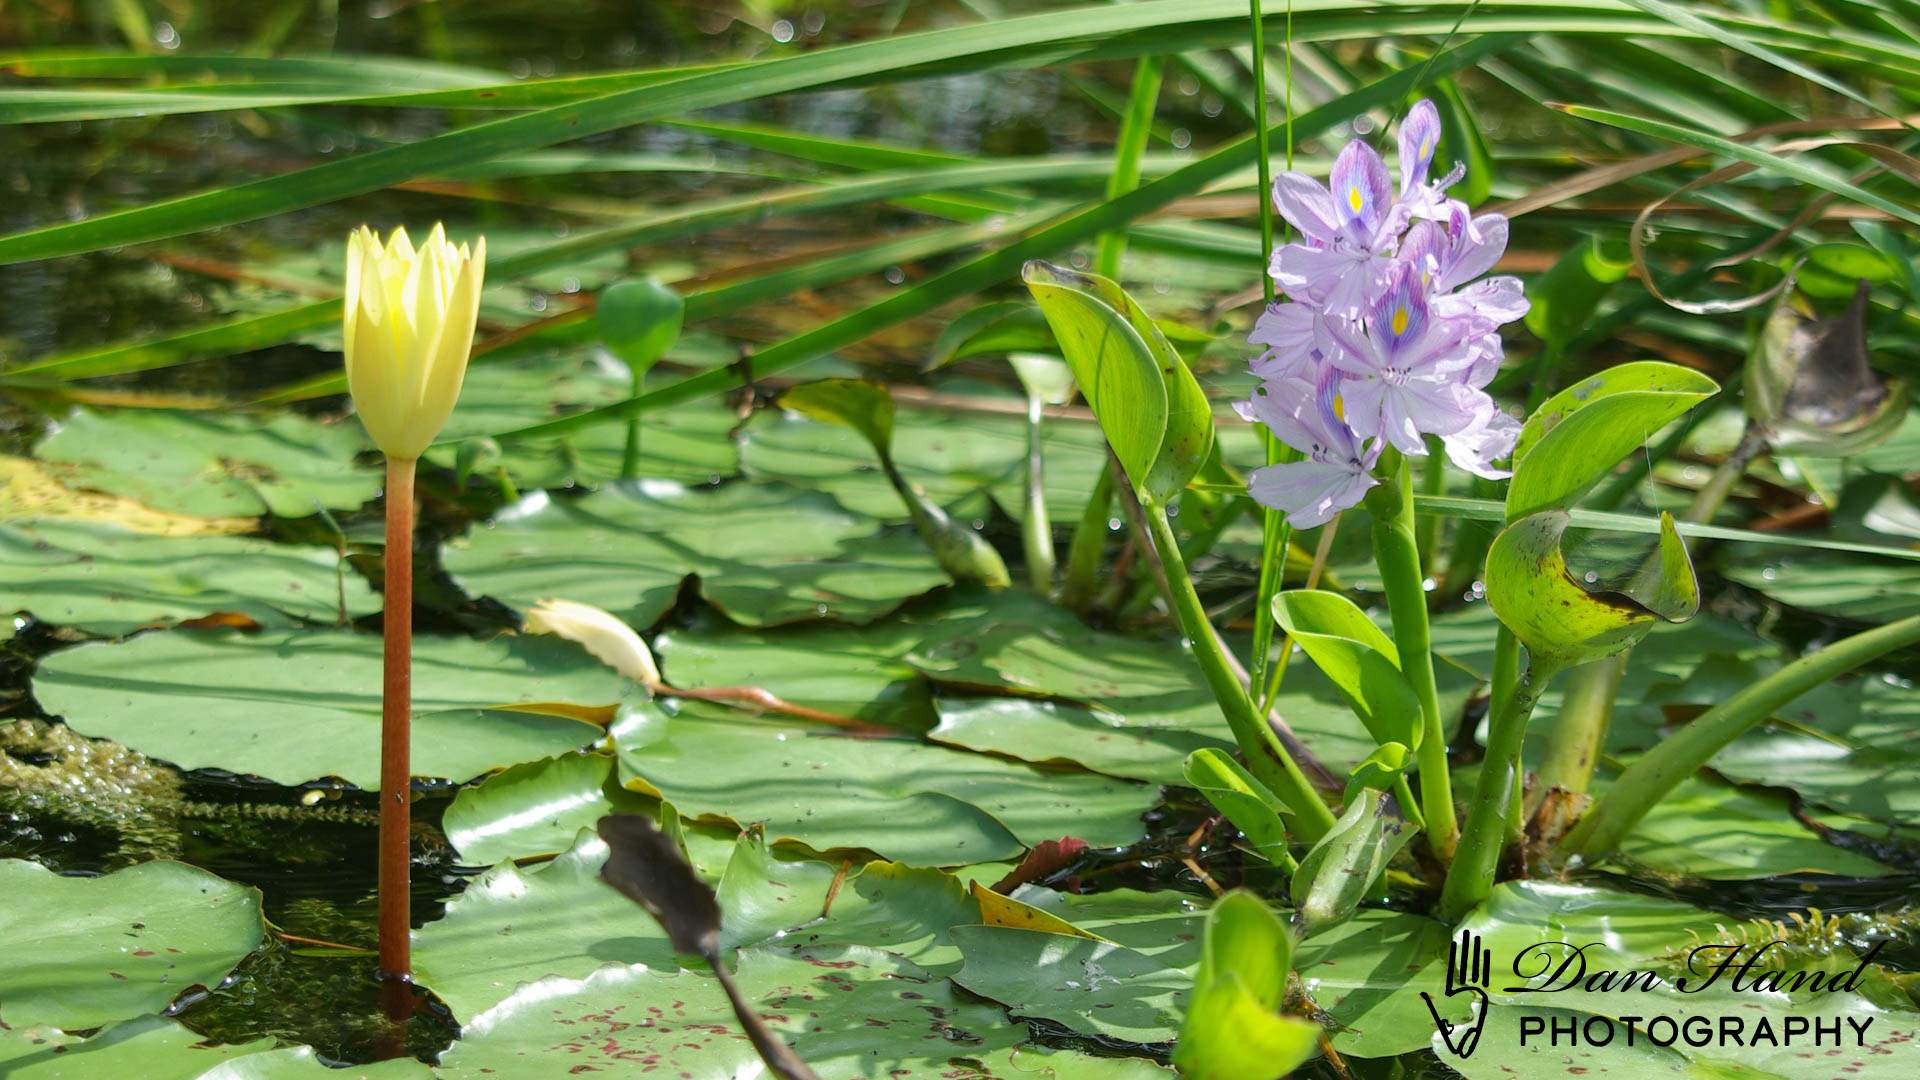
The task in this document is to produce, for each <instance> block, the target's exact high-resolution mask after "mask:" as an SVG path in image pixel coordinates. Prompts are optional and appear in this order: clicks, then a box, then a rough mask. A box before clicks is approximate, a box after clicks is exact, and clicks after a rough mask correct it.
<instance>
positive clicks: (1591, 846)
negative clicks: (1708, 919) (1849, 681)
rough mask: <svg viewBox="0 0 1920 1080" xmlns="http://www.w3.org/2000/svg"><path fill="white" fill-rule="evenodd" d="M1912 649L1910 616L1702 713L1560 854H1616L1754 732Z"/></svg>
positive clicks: (1624, 782)
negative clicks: (1801, 700) (1818, 692)
mask: <svg viewBox="0 0 1920 1080" xmlns="http://www.w3.org/2000/svg"><path fill="white" fill-rule="evenodd" d="M1916 643H1920V615H1911V616H1908V617H1907V618H1904V619H1901V620H1899V621H1898V622H1891V623H1888V624H1887V625H1885V626H1879V627H1875V628H1874V629H1872V630H1866V631H1862V632H1861V633H1858V634H1855V635H1853V636H1852V637H1847V638H1842V639H1840V640H1839V641H1836V642H1834V643H1833V644H1831V645H1828V646H1826V647H1825V648H1822V649H1821V650H1820V651H1818V652H1814V653H1809V654H1807V655H1806V656H1802V657H1801V658H1800V659H1798V660H1795V661H1794V662H1792V663H1791V664H1788V665H1786V666H1785V667H1783V668H1781V669H1780V670H1779V671H1776V672H1774V673H1773V674H1771V675H1769V676H1767V677H1766V678H1764V679H1761V680H1760V681H1758V682H1756V683H1754V684H1752V685H1751V686H1748V687H1746V688H1745V689H1743V690H1741V691H1740V692H1739V693H1737V694H1735V695H1733V696H1732V697H1730V698H1728V699H1727V700H1725V701H1723V702H1721V703H1720V704H1718V705H1716V706H1714V707H1713V708H1711V709H1708V710H1707V711H1706V712H1705V713H1703V714H1701V715H1700V716H1699V717H1698V718H1697V719H1695V720H1694V721H1693V722H1692V723H1690V724H1688V725H1687V726H1685V727H1683V728H1681V729H1680V730H1679V731H1678V732H1676V733H1675V734H1674V735H1673V736H1671V737H1670V738H1667V739H1665V740H1663V741H1662V742H1660V743H1659V744H1658V745H1656V746H1655V747H1654V748H1653V749H1651V750H1649V751H1647V752H1646V753H1645V754H1643V755H1641V757H1640V758H1639V760H1637V761H1635V762H1634V763H1633V764H1632V765H1629V766H1628V767H1627V770H1626V771H1625V772H1623V773H1621V774H1620V779H1618V780H1616V781H1615V782H1614V785H1613V787H1612V788H1611V789H1609V790H1608V791H1607V793H1606V795H1605V796H1603V797H1602V798H1601V799H1600V801H1599V803H1598V804H1597V805H1596V806H1595V807H1594V808H1593V812H1592V813H1590V814H1588V815H1587V816H1586V818H1585V819H1583V820H1582V821H1581V822H1580V825H1579V826H1578V827H1577V828H1575V829H1574V830H1573V832H1572V833H1571V834H1570V835H1569V836H1568V837H1567V840H1566V843H1565V844H1564V845H1562V849H1563V850H1564V851H1565V852H1566V853H1568V854H1570V855H1585V856H1590V857H1591V856H1597V855H1603V854H1605V853H1607V852H1609V851H1613V850H1616V849H1618V848H1619V846H1620V843H1621V841H1623V840H1625V839H1626V837H1627V834H1628V833H1630V832H1632V831H1633V828H1634V826H1635V825H1638V824H1639V823H1640V819H1641V818H1643V817H1645V816H1646V815H1647V811H1649V810H1651V809H1653V808H1654V806H1656V805H1658V804H1659V802H1660V800H1661V799H1664V798H1666V797H1667V796H1668V795H1669V794H1671V793H1672V792H1673V789H1674V788H1676V787H1678V786H1679V785H1680V784H1681V783H1682V782H1683V781H1685V780H1686V779H1687V778H1689V777H1691V776H1692V775H1693V774H1694V773H1695V772H1697V771H1699V770H1700V769H1701V768H1702V767H1703V766H1705V765H1706V764H1707V762H1709V761H1711V760H1712V759H1713V756H1714V755H1715V754H1717V753H1719V752H1720V750H1721V749H1722V748H1723V747H1725V746H1726V745H1727V744H1728V743H1731V742H1733V740H1735V739H1737V738H1739V737H1740V736H1741V735H1743V734H1745V733H1746V732H1747V731H1748V730H1749V729H1751V728H1752V727H1753V726H1754V725H1756V724H1759V723H1761V722H1762V721H1764V720H1766V719H1767V718H1768V717H1770V716H1772V715H1773V714H1774V713H1775V712H1777V711H1779V710H1780V709H1781V708H1782V707H1783V706H1785V705H1786V704H1787V703H1788V702H1790V701H1792V700H1793V699H1795V698H1797V697H1799V696H1800V695H1802V694H1804V693H1806V692H1808V691H1809V690H1812V689H1813V688H1815V687H1817V686H1819V685H1820V684H1822V683H1825V682H1827V681H1828V680H1831V679H1836V678H1839V677H1840V676H1842V675H1845V674H1846V673H1848V672H1850V671H1852V670H1854V669H1855V668H1858V667H1860V666H1861V665H1862V664H1865V663H1868V662H1869V661H1872V660H1874V659H1876V658H1878V657H1881V656H1885V655H1886V654H1887V653H1890V652H1892V651H1894V650H1895V649H1901V648H1905V647H1907V646H1909V645H1913V644H1916Z"/></svg>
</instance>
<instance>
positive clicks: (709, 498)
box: [441, 481, 948, 629]
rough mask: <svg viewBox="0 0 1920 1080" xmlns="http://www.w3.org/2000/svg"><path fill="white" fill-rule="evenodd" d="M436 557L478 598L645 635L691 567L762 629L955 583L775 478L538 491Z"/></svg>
mask: <svg viewBox="0 0 1920 1080" xmlns="http://www.w3.org/2000/svg"><path fill="white" fill-rule="evenodd" d="M441 561H442V563H443V564H444V565H445V566H446V568H447V571H448V572H449V573H450V574H452V575H453V578H454V580H455V581H456V582H457V583H458V584H459V585H460V586H461V587H462V588H463V589H465V590H467V592H469V593H470V594H472V595H475V596H491V597H493V598H494V599H496V600H499V601H500V602H502V603H504V604H507V605H509V606H510V607H514V608H518V609H525V608H527V607H528V606H530V605H532V604H533V603H535V602H536V601H539V600H543V599H546V598H548V597H555V598H559V599H563V600H576V601H579V602H581V603H585V604H592V605H594V606H595V607H599V608H604V609H606V610H608V611H611V612H613V613H614V614H615V615H618V616H620V618H621V619H622V620H624V621H625V622H627V623H628V624H629V625H631V626H634V627H637V628H642V629H644V628H646V627H648V626H651V625H653V624H654V623H655V622H658V621H659V619H660V616H661V615H663V614H665V613H666V610H667V609H668V608H669V607H671V606H672V605H673V602H674V598H675V596H676V595H677V594H678V593H679V590H680V583H681V581H683V580H684V579H685V578H686V577H687V576H688V575H690V574H693V575H698V576H699V578H700V592H701V595H702V596H704V597H705V598H706V599H707V601H708V602H709V603H712V604H713V605H714V606H715V607H718V608H719V609H720V610H722V611H724V612H725V613H726V614H727V615H728V617H730V618H732V619H735V620H737V621H740V622H746V623H750V624H754V625H769V624H775V623H786V622H798V621H802V620H806V619H816V618H823V617H834V618H839V619H841V620H843V621H848V622H868V621H872V620H873V619H876V618H878V617H879V616H881V615H884V614H886V613H887V612H889V611H891V610H893V609H894V608H895V607H898V606H899V605H900V603H901V602H902V601H904V600H906V599H907V598H909V597H912V596H917V595H919V594H921V593H924V592H926V591H927V590H929V589H932V588H935V587H937V586H939V585H943V584H945V583H946V582H947V581H948V578H947V575H945V574H944V573H942V572H941V571H940V569H939V567H938V566H936V565H935V564H934V561H933V559H932V557H931V556H929V555H928V554H927V552H926V550H925V548H924V547H923V546H922V545H921V543H920V542H919V541H918V540H917V539H915V538H914V537H913V536H912V534H910V533H907V532H905V531H903V530H896V529H888V528H885V527H883V526H882V525H881V524H880V523H878V522H876V521H873V520H871V519H869V518H865V517H861V516H860V515H857V514H852V513H849V512H847V511H846V510H843V509H841V508H840V507H839V506H838V505H836V504H835V503H834V501H833V500H832V499H830V498H828V497H826V496H824V495H821V494H818V493H816V492H810V491H800V490H797V489H794V488H790V487H787V486H785V485H780V484H744V483H742V484H730V485H726V486H723V487H719V488H689V487H683V486H681V485H679V484H675V483H670V482H666V481H641V482H639V483H637V484H631V485H622V486H618V487H610V488H607V489H605V490H602V491H599V492H595V493H594V494H591V495H588V496H586V497H584V498H579V499H570V498H565V497H554V496H549V495H548V494H546V493H544V492H537V493H535V494H532V495H529V496H527V497H526V498H525V499H523V500H522V501H521V502H520V503H519V504H517V505H515V506H511V507H508V508H507V509H506V510H504V511H502V512H501V513H500V514H499V515H497V516H496V517H495V518H494V520H493V521H492V522H490V523H488V524H486V525H484V526H482V527H480V528H478V529H476V530H475V531H474V532H473V533H472V534H471V535H470V536H468V537H466V538H465V539H461V540H455V541H453V542H450V543H449V544H448V545H447V546H446V547H445V548H444V549H443V551H442V554H441Z"/></svg>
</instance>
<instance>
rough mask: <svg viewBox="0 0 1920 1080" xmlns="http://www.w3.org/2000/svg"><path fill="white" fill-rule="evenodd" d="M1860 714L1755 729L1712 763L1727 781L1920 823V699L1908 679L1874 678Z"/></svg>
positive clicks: (1861, 684)
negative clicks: (1919, 743) (1918, 736)
mask: <svg viewBox="0 0 1920 1080" xmlns="http://www.w3.org/2000/svg"><path fill="white" fill-rule="evenodd" d="M1853 685H1855V686H1857V687H1858V688H1859V689H1860V704H1859V708H1858V710H1857V711H1845V710H1839V709H1829V710H1825V711H1822V712H1813V713H1811V714H1809V715H1804V716H1798V717H1796V718H1795V719H1796V720H1797V721H1798V724H1797V726H1795V727H1791V728H1790V727H1784V726H1778V727H1776V726H1764V727H1760V728H1756V729H1754V730H1752V731H1750V732H1748V733H1747V734H1745V735H1742V736H1741V737H1740V738H1739V739H1736V740H1735V741H1734V742H1733V744H1732V745H1730V746H1728V747H1727V748H1726V749H1724V750H1722V751H1720V753H1718V754H1716V755H1715V756H1714V758H1713V762H1712V764H1713V768H1714V769H1715V770H1716V771H1718V772H1720V773H1723V774H1724V775H1726V776H1729V777H1733V778H1735V779H1739V780H1747V781H1751V782H1754V783H1758V784H1770V785H1774V786H1777V787H1785V788H1791V789H1793V790H1794V791H1797V792H1799V793H1800V794H1802V795H1804V796H1806V797H1807V798H1808V799H1810V800H1812V801H1813V802H1816V803H1818V804H1820V805H1822V806H1826V807H1831V808H1832V809H1835V810H1839V811H1842V812H1845V813H1849V814H1854V815H1857V816H1860V817H1864V818H1871V819H1873V820H1875V821H1884V822H1891V823H1896V824H1903V825H1907V824H1915V823H1920V751H1916V749H1915V747H1914V743H1913V733H1914V729H1915V726H1916V724H1920V700H1916V698H1917V697H1920V695H1916V694H1915V693H1914V690H1913V687H1911V686H1909V685H1907V684H1906V683H1905V682H1904V681H1903V680H1899V679H1895V678H1893V677H1891V676H1889V677H1883V678H1875V677H1869V678H1864V679H1861V680H1858V681H1857V682H1856V683H1854V684H1853Z"/></svg>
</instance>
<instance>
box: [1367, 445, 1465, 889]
mask: <svg viewBox="0 0 1920 1080" xmlns="http://www.w3.org/2000/svg"><path fill="white" fill-rule="evenodd" d="M1387 453H1388V457H1389V458H1390V459H1391V460H1387V459H1383V462H1382V464H1383V468H1382V470H1381V471H1382V478H1381V480H1380V485H1379V486H1378V487H1376V488H1374V489H1373V490H1372V491H1370V492H1368V493H1367V512H1368V513H1369V514H1372V515H1373V558H1374V562H1375V563H1376V564H1377V565H1378V566H1379V568H1380V580H1381V584H1382V587H1383V588H1384V589H1385V590H1386V594H1387V611H1388V613H1389V614H1391V615H1392V616H1393V644H1394V647H1395V649H1396V650H1397V651H1398V652H1399V654H1400V672H1401V674H1403V675H1405V676H1406V677H1407V685H1409V686H1411V687H1412V688H1413V693H1414V696H1415V697H1417V698H1419V700H1420V728H1421V733H1420V746H1419V748H1418V750H1417V751H1416V753H1417V757H1418V760H1419V764H1420V799H1421V804H1422V805H1421V812H1422V813H1423V814H1425V815H1426V819H1427V840H1428V842H1429V843H1430V844H1432V845H1433V851H1434V854H1435V855H1437V856H1438V857H1439V858H1440V859H1441V860H1442V861H1445V860H1446V859H1448V858H1450V857H1452V855H1453V846H1454V844H1455V842H1456V841H1457V840H1458V839H1459V823H1458V822H1456V821H1455V820H1454V817H1453V782H1452V780H1451V779H1450V778H1449V777H1448V775H1447V733H1446V731H1445V730H1444V728H1443V727H1442V723H1441V719H1440V691H1439V688H1438V687H1437V686H1436V684H1435V682H1434V676H1433V631H1432V627H1431V626H1430V625H1429V624H1428V621H1427V590H1426V585H1425V581H1424V579H1423V576H1422V574H1421V573H1420V548H1419V543H1418V541H1417V540H1416V539H1415V528H1414V515H1413V490H1412V486H1411V479H1412V477H1411V473H1410V471H1409V469H1408V467H1407V459H1406V458H1404V457H1402V456H1401V455H1399V454H1397V453H1394V452H1393V451H1391V450H1389V451H1388V452H1387Z"/></svg>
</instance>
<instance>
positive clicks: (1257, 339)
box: [1247, 304, 1334, 383]
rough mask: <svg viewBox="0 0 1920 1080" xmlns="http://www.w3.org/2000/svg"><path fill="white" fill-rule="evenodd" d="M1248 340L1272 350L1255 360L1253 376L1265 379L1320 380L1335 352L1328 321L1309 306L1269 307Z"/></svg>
mask: <svg viewBox="0 0 1920 1080" xmlns="http://www.w3.org/2000/svg"><path fill="white" fill-rule="evenodd" d="M1247 340H1248V341H1250V342H1252V343H1254V344H1255V345H1265V346H1268V348H1267V351H1265V352H1263V353H1261V354H1260V355H1259V356H1257V357H1255V358H1254V360H1253V365H1252V367H1253V373H1254V374H1255V375H1258V376H1260V377H1261V378H1262V379H1285V378H1297V379H1305V380H1306V381H1307V382H1308V383H1316V382H1318V381H1319V380H1320V372H1321V369H1322V368H1323V367H1325V363H1326V355H1327V353H1328V352H1330V351H1332V350H1333V348H1334V344H1333V337H1332V335H1331V333H1330V332H1329V331H1328V329H1327V317H1326V316H1325V315H1324V314H1322V313H1321V312H1319V311H1318V310H1316V309H1314V308H1313V307H1311V306H1309V305H1307V304H1268V305H1267V310H1265V311H1263V312H1261V313H1260V318H1259V319H1257V320H1255V321H1254V324H1253V333H1251V334H1248V335H1247Z"/></svg>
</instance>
